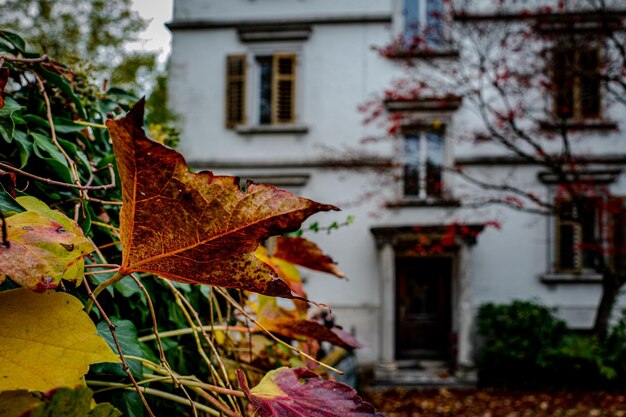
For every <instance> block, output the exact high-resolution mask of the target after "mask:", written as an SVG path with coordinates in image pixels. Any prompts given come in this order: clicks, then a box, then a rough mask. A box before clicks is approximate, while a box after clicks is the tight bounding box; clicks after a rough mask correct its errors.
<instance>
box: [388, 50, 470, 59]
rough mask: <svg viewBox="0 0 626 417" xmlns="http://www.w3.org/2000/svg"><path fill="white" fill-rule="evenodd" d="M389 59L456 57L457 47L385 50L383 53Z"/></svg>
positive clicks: (457, 55) (457, 54) (457, 53)
mask: <svg viewBox="0 0 626 417" xmlns="http://www.w3.org/2000/svg"><path fill="white" fill-rule="evenodd" d="M384 56H385V57H386V58H389V59H414V58H415V59H435V58H458V57H459V51H458V50H457V49H404V50H397V51H386V53H385V54H384Z"/></svg>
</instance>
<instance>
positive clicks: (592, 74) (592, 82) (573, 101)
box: [552, 48, 600, 119]
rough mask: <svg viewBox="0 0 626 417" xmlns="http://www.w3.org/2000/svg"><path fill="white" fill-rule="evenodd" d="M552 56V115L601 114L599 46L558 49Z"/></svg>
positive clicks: (566, 116)
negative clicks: (597, 47)
mask: <svg viewBox="0 0 626 417" xmlns="http://www.w3.org/2000/svg"><path fill="white" fill-rule="evenodd" d="M552 58H553V62H552V65H553V70H552V74H553V94H554V114H555V115H556V116H557V117H559V118H560V119H590V118H597V117H600V73H599V67H600V60H599V51H598V49H595V48H592V49H590V48H579V49H575V48H567V49H565V48H557V49H555V50H554V51H553V53H552Z"/></svg>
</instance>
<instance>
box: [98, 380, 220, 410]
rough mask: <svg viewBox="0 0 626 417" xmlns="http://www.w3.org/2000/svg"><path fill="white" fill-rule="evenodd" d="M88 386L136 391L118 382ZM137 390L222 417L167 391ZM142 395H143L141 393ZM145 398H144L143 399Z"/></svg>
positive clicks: (201, 405) (139, 388) (207, 408)
mask: <svg viewBox="0 0 626 417" xmlns="http://www.w3.org/2000/svg"><path fill="white" fill-rule="evenodd" d="M86 382H87V384H89V385H91V386H95V387H97V386H100V387H116V388H120V389H123V390H126V391H135V390H136V389H135V388H132V387H129V386H128V385H126V384H122V383H118V382H106V381H86ZM137 389H138V390H139V391H143V392H144V393H146V394H148V395H153V396H155V397H160V398H164V399H166V400H170V401H174V402H176V403H179V404H184V405H189V406H191V407H195V408H197V409H198V410H201V411H204V412H206V413H209V414H211V415H213V416H215V417H220V412H219V411H217V410H215V409H213V408H211V407H209V406H206V405H204V404H201V403H198V402H195V401H192V404H190V403H189V401H188V400H187V399H186V398H183V397H180V396H178V395H174V394H170V393H169V392H165V391H160V390H157V389H154V388H148V387H140V386H137ZM140 395H141V393H140ZM142 398H143V397H142Z"/></svg>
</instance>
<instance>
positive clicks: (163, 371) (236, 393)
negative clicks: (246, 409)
mask: <svg viewBox="0 0 626 417" xmlns="http://www.w3.org/2000/svg"><path fill="white" fill-rule="evenodd" d="M133 359H138V360H141V362H142V363H143V364H144V366H145V367H146V368H148V369H150V370H152V371H154V372H158V373H160V374H162V375H167V374H168V373H170V372H171V371H169V370H167V369H162V368H160V367H159V366H157V365H156V364H154V363H153V362H151V361H148V360H144V359H143V358H139V357H133ZM174 375H175V376H176V377H177V378H179V381H180V383H181V384H182V385H189V384H188V382H187V381H186V380H184V379H183V377H182V376H181V375H179V374H177V373H174ZM198 382H199V381H198ZM200 384H201V385H203V386H205V387H210V388H219V387H215V386H213V385H210V384H204V383H201V382H200ZM194 385H195V386H190V387H189V388H191V389H192V390H193V391H194V392H195V393H197V394H199V395H200V396H202V397H203V398H204V399H206V400H207V401H209V402H211V404H213V405H214V406H215V407H217V408H219V409H220V411H221V412H222V413H224V414H226V415H227V416H229V417H238V416H239V415H240V414H238V413H236V412H233V411H232V410H230V409H229V408H227V407H226V405H225V404H222V403H221V402H220V401H219V400H218V399H217V398H215V397H214V396H212V395H211V394H209V393H208V392H206V391H204V390H202V389H201V388H200V385H199V384H194ZM221 391H222V393H224V394H225V395H228V396H229V398H232V396H236V397H242V395H241V394H243V393H242V392H240V391H235V390H228V389H226V388H222V389H221ZM244 396H245V394H244Z"/></svg>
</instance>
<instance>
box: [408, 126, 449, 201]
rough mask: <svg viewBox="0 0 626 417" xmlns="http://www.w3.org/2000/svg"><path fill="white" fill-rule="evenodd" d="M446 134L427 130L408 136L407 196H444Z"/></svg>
mask: <svg viewBox="0 0 626 417" xmlns="http://www.w3.org/2000/svg"><path fill="white" fill-rule="evenodd" d="M443 151H444V148H443V135H442V134H441V133H440V132H434V131H426V132H423V131H422V132H415V133H410V134H406V135H405V137H404V161H403V166H404V196H405V197H413V198H420V199H426V198H440V197H441V196H442V191H443V187H442V168H443V161H444V152H443Z"/></svg>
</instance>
